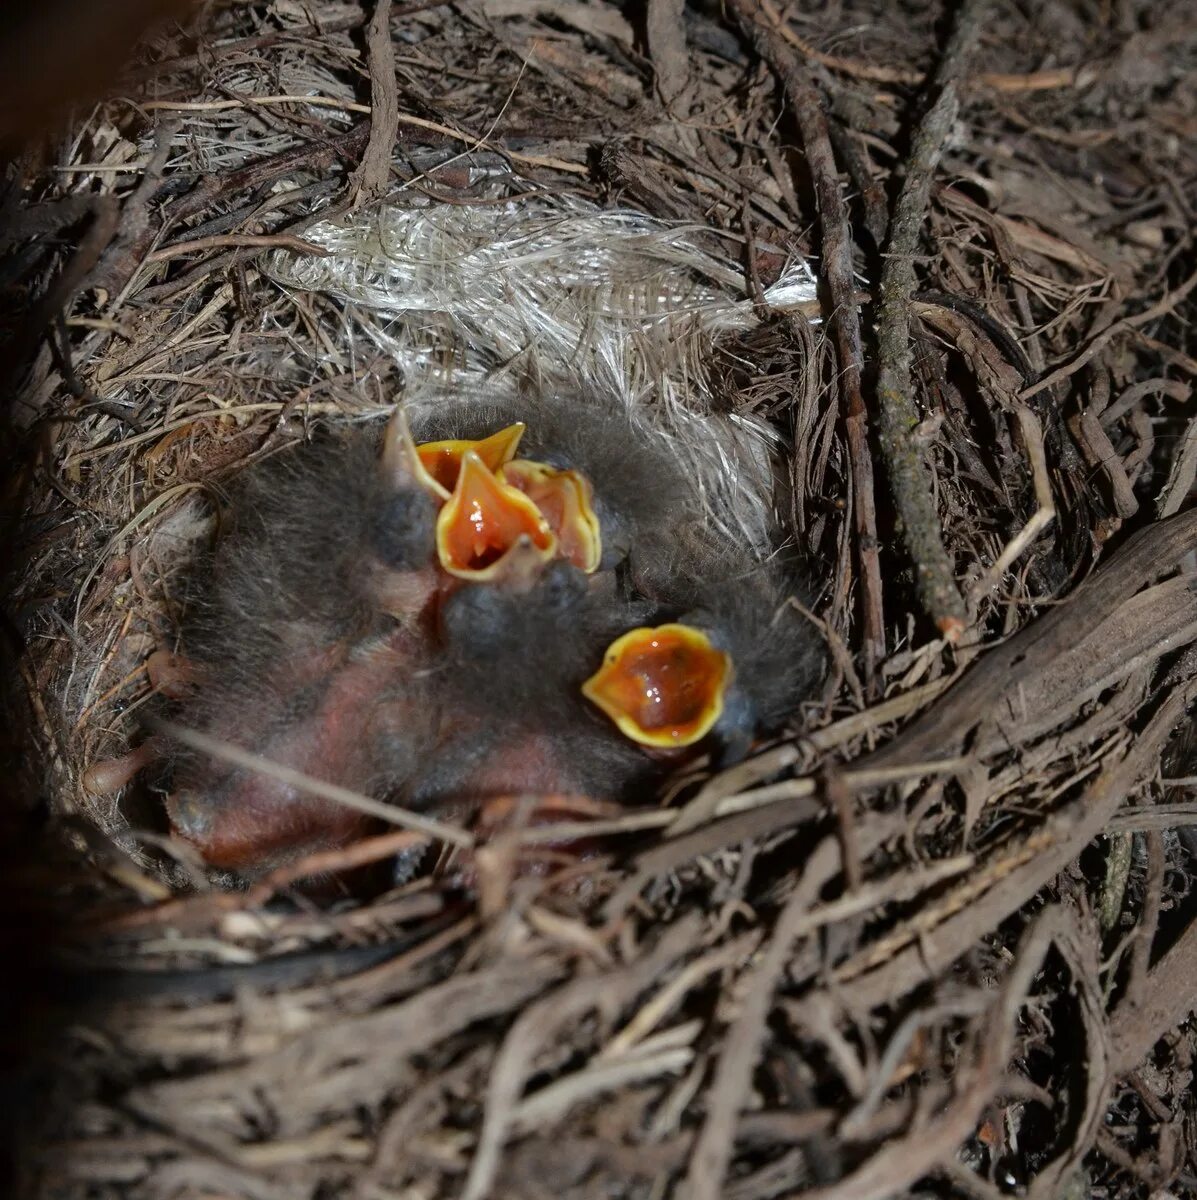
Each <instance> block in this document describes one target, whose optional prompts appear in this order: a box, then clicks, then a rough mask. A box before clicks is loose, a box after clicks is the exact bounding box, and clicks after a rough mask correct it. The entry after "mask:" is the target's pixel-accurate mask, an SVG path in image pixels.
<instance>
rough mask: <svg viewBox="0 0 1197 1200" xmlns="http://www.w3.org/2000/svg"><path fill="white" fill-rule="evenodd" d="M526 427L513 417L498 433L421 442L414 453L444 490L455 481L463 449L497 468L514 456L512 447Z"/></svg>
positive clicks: (447, 489)
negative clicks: (474, 437) (487, 435)
mask: <svg viewBox="0 0 1197 1200" xmlns="http://www.w3.org/2000/svg"><path fill="white" fill-rule="evenodd" d="M526 428H527V426H526V425H525V424H524V423H523V421H516V422H515V424H514V425H508V426H507V428H506V429H500V430H499V432H498V433H492V434H491V435H490V437H486V438H480V439H477V440H454V441H445V442H425V443H424V444H423V445H422V446H417V447H416V453H417V454H418V455H419V456H420V462H421V463H422V464H423V467H424V469H425V470H426V471H427V472H428V474H429V475H431V476H432V478H433V479H435V480H436V482H437V483H438V484H440V486H441V487H443V488H444V489H445V491H446V492H452V491H453V488H454V487H455V486H456V485H457V477H458V475H459V474H460V473H461V464H462V460H463V459H464V458H465V456H466V454H467V453H469V452H470V451H473V452H474V453H475V454H477V455H478V457H479V458H480V459H481V460H482V461H483V463H484V464H485V465H486V466H487V467H488V468H489V469H490V470H491V471H494V472H497V471H498V470H499V468H500V467H501V466H503V465H504V464H505V463H508V462H510V461H511V460H512V459H513V458H514V457H515V452H516V448H517V447H518V446H519V444H520V438H522V437H523V436H524V430H525V429H526Z"/></svg>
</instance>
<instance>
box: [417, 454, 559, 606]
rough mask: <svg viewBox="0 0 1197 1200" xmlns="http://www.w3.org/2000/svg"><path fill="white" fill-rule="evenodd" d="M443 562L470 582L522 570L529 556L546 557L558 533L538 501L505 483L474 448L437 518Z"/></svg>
mask: <svg viewBox="0 0 1197 1200" xmlns="http://www.w3.org/2000/svg"><path fill="white" fill-rule="evenodd" d="M436 549H437V556H438V557H439V559H440V564H441V566H442V567H443V568H444V569H445V570H446V571H447V572H448V573H449V574H450V575H455V576H457V577H458V578H459V579H469V580H472V581H474V582H485V581H497V580H506V579H509V578H510V577H511V575H512V572H513V571H515V572H516V573H517V574H520V575H522V574H524V573H526V571H527V570H528V568H529V560H535V563H536V565H539V564H542V563H545V562H548V560H549V559H551V558H552V557H553V556H554V554H555V553H556V551H557V539H556V537H555V536H554V535H553V531H552V530H551V529H550V528H549V525H548V523H547V522H546V521H545V519H544V517H543V516H542V515H541V513H540V510H539V509H538V508H537V507H536V505H535V504H534V503H533V502H532V501H531V500H530V499H529V498H528V497H527V496H525V495H524V494H523V492H521V491H519V490H518V489H516V488H514V487H512V486H511V485H510V484H507V483H504V482H503V481H502V480H501V479H499V478H498V477H497V476H496V475H495V474H494V472H493V471H492V470H491V469H490V468H489V467H488V466H487V465H486V463H485V462H483V460H482V458H481V456H480V455H479V454H478V453H477V452H476V451H475V450H467V451H465V453H464V454H463V455H462V459H461V469H460V471H459V472H458V475H457V480H456V483H455V484H454V487H453V492H452V494H451V495H450V497H449V499H448V500H447V501H446V503H445V505H444V507H443V508H442V509H441V511H440V513H439V514H438V515H437V520H436Z"/></svg>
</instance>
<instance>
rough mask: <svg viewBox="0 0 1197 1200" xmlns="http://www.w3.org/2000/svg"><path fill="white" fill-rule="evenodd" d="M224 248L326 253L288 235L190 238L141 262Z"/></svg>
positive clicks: (230, 234)
mask: <svg viewBox="0 0 1197 1200" xmlns="http://www.w3.org/2000/svg"><path fill="white" fill-rule="evenodd" d="M226 246H232V247H237V248H246V247H249V248H252V249H263V248H276V249H282V250H290V251H292V252H293V253H295V254H314V255H317V256H319V257H324V256H325V255H327V254H328V253H329V251H328V250H326V249H325V248H324V247H323V246H317V245H316V243H315V242H308V241H305V240H304V239H303V238H301V237H295V236H294V235H293V234H290V233H263V234H248V233H244V234H241V233H225V234H215V235H213V236H212V237H203V238H192V239H191V240H189V241H185V242H175V243H174V244H173V245H170V246H163V247H161V248H160V249H158V250H155V251H154V252H153V253H152V254H147V255H146V258H145V262H146V264H149V263H157V262H166V261H167V260H168V259H172V258H181V257H182V256H183V255H184V254H196V253H198V252H202V251H204V250H220V249H223V248H224V247H226Z"/></svg>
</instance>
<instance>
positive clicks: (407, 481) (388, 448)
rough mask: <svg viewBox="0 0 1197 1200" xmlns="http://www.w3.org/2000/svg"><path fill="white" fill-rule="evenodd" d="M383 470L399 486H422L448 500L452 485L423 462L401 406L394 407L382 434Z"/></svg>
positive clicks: (441, 500)
mask: <svg viewBox="0 0 1197 1200" xmlns="http://www.w3.org/2000/svg"><path fill="white" fill-rule="evenodd" d="M382 469H383V473H384V475H385V476H386V478H387V479H389V480H390V481H391V483H393V484H394V486H395V487H396V488H404V487H419V488H423V489H424V491H426V492H428V493H429V495H431V496H432V497H433V498H434V499H436V500H437V501H438V502H441V503H443V502H444V501H446V500H448V499H449V488H447V487H444V486H442V485H441V484H440V483H438V482H437V481H436V479H435V478H434V477H433V475H432V474H431V473H430V472H429V470H428V468H427V467H426V466H425V465H424V461H423V459H422V458H421V457H420V449H419V447H418V446H417V445H416V443H415V441H414V440H413V438H412V436H411V428H410V427H409V426H408V423H407V413H406V412H404V410H403V409H402V407H400V408H396V409H395V413H394V416H392V417H391V419H390V421H388V422H387V428H386V433H385V434H383V439H382Z"/></svg>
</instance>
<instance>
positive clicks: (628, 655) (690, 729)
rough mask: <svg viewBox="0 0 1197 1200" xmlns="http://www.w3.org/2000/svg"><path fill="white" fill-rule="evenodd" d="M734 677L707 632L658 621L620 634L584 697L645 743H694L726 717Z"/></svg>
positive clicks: (623, 730)
mask: <svg viewBox="0 0 1197 1200" xmlns="http://www.w3.org/2000/svg"><path fill="white" fill-rule="evenodd" d="M731 677H732V662H731V658H730V657H729V656H728V655H726V654H724V653H723V651H722V650H717V649H716V648H715V647H714V646H713V645H712V644H711V639H710V638H708V637H707V635H706V634H705V633H702V632H701V631H700V630H698V629H692V628H691V627H690V626H689V625H678V624H670V625H658V626H657V627H656V628H655V629H647V628H640V629H633V630H631V631H629V632H628V633H625V634H624V635H623V636H622V637H619V638H616V639H615V641H614V642H612V643H611V645H610V646H609V647H608V649H607V653H606V656H605V657H604V659H603V665H602V666H601V667H600V668H599V669H598V671H596V672H595V673H594V674H593V675H592V676H591V677H590V678H589V679H588V680H586V682H585V683H584V684H583V685H582V695H584V696H585V697H586V699H587V700H589V701H591V702H592V703H593V704H596V705H597V706H598V707H599V708H601V709H602V710H603V712H604V713H606V714H607V716H609V717H610V718H611V720H612V721H614V722H615V724H616V725H617V726H618V727H619V729H620V732H621V733H623V734H624V735H625V736H626V737H629V738H631V739H632V741H634V742H638V743H639V744H640V745H642V746H655V747H664V748H675V747H681V746H692V745H693V744H694V743H695V742H697V741H700V740H701V739H702V738H704V737H706V735H707V734H708V733H710V731H711V730H712V729H713V728H714V726H715V723H716V722H717V721H718V720H719V718H720V716H722V714H723V701H724V696H725V694H726V692H727V688H728V686H729V685H730V683H731Z"/></svg>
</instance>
